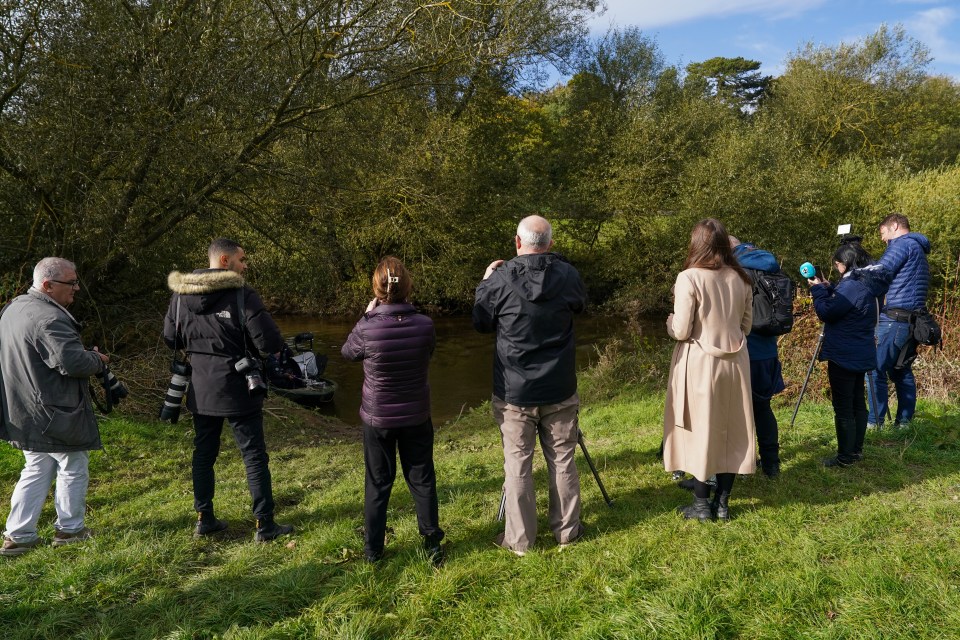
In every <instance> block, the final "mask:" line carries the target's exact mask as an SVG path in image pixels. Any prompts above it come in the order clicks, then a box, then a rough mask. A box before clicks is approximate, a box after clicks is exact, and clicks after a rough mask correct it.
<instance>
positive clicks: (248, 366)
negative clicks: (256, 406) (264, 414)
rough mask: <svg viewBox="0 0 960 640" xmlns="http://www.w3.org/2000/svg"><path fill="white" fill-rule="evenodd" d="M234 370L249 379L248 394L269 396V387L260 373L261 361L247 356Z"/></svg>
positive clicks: (238, 362) (239, 361) (234, 366)
mask: <svg viewBox="0 0 960 640" xmlns="http://www.w3.org/2000/svg"><path fill="white" fill-rule="evenodd" d="M233 368H234V369H236V371H237V373H242V374H243V375H244V377H245V378H246V379H247V393H249V394H250V395H251V396H259V395H267V385H266V383H265V382H264V381H263V375H262V374H261V373H260V361H259V360H255V359H254V358H251V357H250V356H247V357H246V358H242V359H241V360H238V361H237V363H236V364H235V365H233Z"/></svg>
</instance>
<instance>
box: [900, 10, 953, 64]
mask: <svg viewBox="0 0 960 640" xmlns="http://www.w3.org/2000/svg"><path fill="white" fill-rule="evenodd" d="M957 17H958V14H957V11H956V10H954V9H951V8H949V7H937V8H935V9H927V10H926V11H921V12H920V13H918V14H916V15H915V16H913V17H912V18H910V19H909V20H906V21H905V22H904V26H905V27H906V28H907V32H908V33H909V34H910V35H912V36H913V37H915V38H916V39H917V40H919V41H920V42H922V43H923V44H925V45H927V47H929V48H930V53H931V55H932V56H933V57H934V59H935V61H936V62H938V63H942V64H960V44H958V43H957V41H956V39H955V38H954V37H948V36H946V35H945V34H944V32H945V31H947V30H948V29H950V27H951V25H952V24H953V23H954V22H955V21H956V20H957Z"/></svg>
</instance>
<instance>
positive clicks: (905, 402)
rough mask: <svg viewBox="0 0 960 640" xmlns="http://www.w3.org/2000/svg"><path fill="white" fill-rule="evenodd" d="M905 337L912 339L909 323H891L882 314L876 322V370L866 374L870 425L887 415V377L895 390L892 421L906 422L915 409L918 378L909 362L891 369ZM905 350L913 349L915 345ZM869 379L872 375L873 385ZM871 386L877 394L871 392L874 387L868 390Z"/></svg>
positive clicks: (905, 340) (880, 421) (905, 339)
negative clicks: (895, 399)
mask: <svg viewBox="0 0 960 640" xmlns="http://www.w3.org/2000/svg"><path fill="white" fill-rule="evenodd" d="M908 340H910V341H911V342H912V340H911V337H910V323H909V322H894V321H893V320H890V319H888V318H885V317H881V319H880V323H879V324H878V325H877V370H876V373H875V374H874V373H873V372H871V373H869V374H867V375H868V384H867V397H868V398H869V399H870V401H869V402H868V403H867V409H869V415H868V416H867V421H868V422H870V423H872V424H881V423H882V422H883V420H884V418H886V417H887V416H888V415H890V408H889V406H888V396H889V391H888V382H887V377H888V376H889V378H890V380H893V384H894V386H895V387H896V389H897V413H896V417H895V419H894V422H897V423H907V422H910V420H912V419H913V413H914V411H916V408H917V381H916V379H915V378H914V377H913V371H912V370H911V369H910V367H911V365H906V366H905V367H903V368H902V369H895V368H894V365H896V364H897V358H899V357H900V351H901V349H903V345H904V344H906V342H907V341H908ZM908 349H913V350H916V345H913V346H912V347H908ZM908 355H911V354H908ZM870 378H872V383H873V384H872V385H871V384H869V383H870V382H871V380H870ZM871 386H872V387H876V389H875V391H876V395H874V394H873V391H874V389H871ZM878 414H879V415H878Z"/></svg>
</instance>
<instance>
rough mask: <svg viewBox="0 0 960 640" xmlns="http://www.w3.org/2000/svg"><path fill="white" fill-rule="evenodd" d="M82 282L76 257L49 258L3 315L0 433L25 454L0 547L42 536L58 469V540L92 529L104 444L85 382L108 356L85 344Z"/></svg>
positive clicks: (5, 550) (6, 551) (6, 550)
mask: <svg viewBox="0 0 960 640" xmlns="http://www.w3.org/2000/svg"><path fill="white" fill-rule="evenodd" d="M79 288H80V281H79V280H78V279H77V270H76V267H75V266H74V264H73V263H72V262H69V261H67V260H64V259H63V258H44V259H43V260H41V261H40V262H38V263H37V266H36V267H35V268H34V270H33V286H32V287H31V288H30V290H29V291H27V293H26V294H24V295H22V296H18V297H16V298H14V299H13V301H12V302H11V303H10V305H9V306H8V307H7V308H6V309H5V310H4V312H3V316H2V317H0V400H2V402H3V421H2V424H0V438H3V439H4V440H7V441H9V442H10V444H11V445H13V446H14V447H16V448H18V449H22V450H23V457H24V466H23V471H22V472H21V473H20V480H19V481H18V482H17V485H16V487H15V488H14V490H13V496H12V497H11V498H10V515H9V516H8V517H7V523H6V530H5V531H4V533H3V536H4V537H3V547H2V548H0V555H5V556H16V555H20V554H23V553H26V552H27V551H29V550H30V549H32V548H33V547H35V546H37V545H38V544H39V543H40V538H39V536H38V535H37V522H38V520H39V519H40V512H41V510H42V509H43V503H44V501H45V500H46V498H47V494H48V493H49V491H50V485H51V483H52V482H53V479H54V477H56V479H57V488H56V492H55V497H54V507H55V508H56V512H57V521H56V523H55V525H54V526H55V529H56V532H55V533H54V536H53V544H54V545H55V546H60V545H65V544H71V543H73V542H79V541H80V540H86V539H87V538H89V537H90V535H91V533H90V530H89V529H87V528H86V526H85V524H84V513H85V511H86V499H87V485H88V484H89V479H90V474H89V470H88V465H89V460H90V453H89V452H90V450H92V449H100V448H102V446H101V444H100V432H99V430H98V428H97V419H96V417H95V416H94V414H93V406H92V403H91V399H90V393H89V391H88V390H87V382H88V378H89V377H90V376H92V375H95V374H97V373H99V372H101V371H102V370H103V368H104V365H105V364H106V363H107V362H109V358H108V357H107V355H106V354H103V353H100V352H99V351H98V350H97V347H94V348H93V350H87V349H84V347H83V343H82V342H81V340H80V323H79V322H77V321H76V320H75V319H74V317H73V316H72V315H71V314H70V312H69V311H67V307H68V306H69V305H70V304H72V303H73V296H74V294H75V293H76V291H77V290H78V289H79Z"/></svg>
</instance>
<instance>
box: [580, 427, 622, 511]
mask: <svg viewBox="0 0 960 640" xmlns="http://www.w3.org/2000/svg"><path fill="white" fill-rule="evenodd" d="M577 443H578V444H579V445H580V449H582V450H583V457H584V458H586V460H587V465H589V466H590V471H592V472H593V479H594V480H596V481H597V486H598V487H600V493H601V494H602V495H603V499H604V500H605V501H606V503H607V506H608V507H612V506H613V500H611V499H610V496H609V495H608V494H607V489H606V487H604V486H603V481H602V480H601V479H600V472H599V471H597V467H596V465H595V464H593V459H592V458H591V457H590V452H589V451H587V444H586V443H585V442H584V441H583V431H580V429H577Z"/></svg>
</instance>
